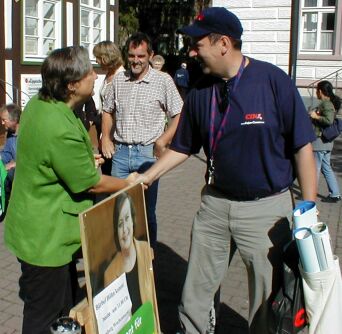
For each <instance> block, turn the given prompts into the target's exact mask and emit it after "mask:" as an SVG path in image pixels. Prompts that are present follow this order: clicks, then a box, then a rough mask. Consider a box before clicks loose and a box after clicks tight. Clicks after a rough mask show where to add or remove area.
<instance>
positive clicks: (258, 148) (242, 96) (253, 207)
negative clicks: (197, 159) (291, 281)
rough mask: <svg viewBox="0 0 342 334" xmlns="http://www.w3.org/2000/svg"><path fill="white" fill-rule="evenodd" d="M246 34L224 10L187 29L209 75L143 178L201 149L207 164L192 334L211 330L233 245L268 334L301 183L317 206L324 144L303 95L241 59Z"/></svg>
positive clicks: (194, 257) (188, 303)
mask: <svg viewBox="0 0 342 334" xmlns="http://www.w3.org/2000/svg"><path fill="white" fill-rule="evenodd" d="M242 30H243V29H242V26H241V23H240V21H239V19H238V18H237V17H236V16H235V15H234V14H233V13H231V12H229V11H228V10H226V9H224V8H218V7H212V8H208V9H205V10H204V11H203V12H202V13H201V14H199V15H198V16H197V18H196V19H195V21H194V23H193V24H192V25H190V26H187V27H184V28H182V29H180V32H181V33H183V34H185V35H188V36H190V37H191V38H192V44H191V48H190V53H189V55H190V57H196V58H197V59H198V61H199V62H200V64H201V67H202V70H203V72H204V74H205V76H204V77H203V78H202V80H200V82H199V83H198V84H197V85H196V87H195V88H193V89H192V90H191V91H190V92H189V95H188V97H187V99H186V101H185V104H184V107H183V111H182V113H181V117H180V121H179V125H178V128H177V131H176V134H175V136H174V138H173V141H172V144H171V146H170V149H169V150H168V151H167V152H166V153H165V155H163V156H162V157H161V159H159V160H158V161H157V163H156V164H154V165H153V166H152V167H151V168H150V169H149V170H148V171H147V172H145V173H144V174H143V175H142V176H141V178H140V180H142V181H143V182H144V183H145V184H151V183H152V182H153V181H154V180H156V179H157V178H159V177H160V176H162V175H163V174H164V173H166V172H167V171H169V170H170V169H172V168H173V167H175V166H177V165H179V164H180V163H182V162H184V161H185V160H186V159H187V158H188V157H189V156H190V155H191V154H194V153H198V152H199V150H200V149H201V147H203V149H204V152H205V154H206V156H207V173H206V183H207V184H206V185H205V187H204V189H203V191H202V203H201V207H200V209H199V211H198V212H197V214H196V216H195V218H194V223H193V228H192V239H191V251H190V257H189V265H188V272H187V277H186V281H185V284H184V288H183V294H182V301H181V305H180V308H179V312H180V320H181V323H182V328H183V330H184V332H185V333H206V331H207V326H208V320H209V310H210V308H211V305H212V300H213V298H214V294H215V292H216V291H217V289H218V288H219V286H220V283H221V281H222V279H223V278H224V275H225V272H226V269H227V267H228V259H229V253H230V239H231V238H233V240H234V241H235V243H236V245H237V248H238V250H239V252H240V254H241V257H242V259H243V261H244V263H245V265H246V268H247V273H248V282H249V305H250V309H249V327H250V333H255V334H261V333H262V334H266V333H269V329H268V327H269V325H270V322H271V318H270V313H269V306H270V301H271V300H272V296H273V294H274V293H275V292H276V291H277V290H278V288H279V285H280V277H281V275H280V268H281V256H280V255H281V253H282V248H283V246H284V245H285V244H286V243H287V242H288V241H289V240H290V239H291V230H290V227H291V214H292V207H293V206H292V197H291V193H290V191H289V187H290V186H291V185H292V183H293V181H294V179H295V178H296V177H297V178H298V181H299V184H300V187H301V191H302V197H303V199H304V200H312V201H315V199H316V174H315V163H314V157H313V153H312V147H311V142H312V141H313V140H314V139H315V136H314V133H313V129H312V126H311V123H310V120H309V117H308V115H307V113H306V110H305V107H304V105H303V103H302V101H301V98H300V96H299V94H298V91H297V89H296V88H295V86H294V84H293V82H292V81H291V79H290V78H289V77H288V76H287V75H286V74H285V73H284V72H283V71H281V70H280V69H279V68H277V67H276V66H273V65H271V64H268V63H265V62H261V61H258V60H255V59H252V58H249V57H245V56H244V55H243V54H242V53H241V35H242Z"/></svg>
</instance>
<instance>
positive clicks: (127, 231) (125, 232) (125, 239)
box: [118, 199, 133, 250]
mask: <svg viewBox="0 0 342 334" xmlns="http://www.w3.org/2000/svg"><path fill="white" fill-rule="evenodd" d="M118 237H119V243H120V247H121V250H125V249H129V247H130V246H131V244H132V241H133V219H132V212H131V205H130V203H129V200H128V199H126V200H125V201H124V203H123V205H122V208H121V211H120V214H119V224H118Z"/></svg>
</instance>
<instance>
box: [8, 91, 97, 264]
mask: <svg viewBox="0 0 342 334" xmlns="http://www.w3.org/2000/svg"><path fill="white" fill-rule="evenodd" d="M99 179H100V175H99V174H98V173H97V170H96V168H95V164H94V157H93V152H92V146H91V143H90V139H89V136H88V133H87V132H86V130H85V128H84V126H83V125H82V123H81V121H80V120H79V119H77V118H76V117H75V115H74V113H73V112H72V110H71V109H70V108H69V107H68V106H67V105H66V104H65V103H63V102H45V101H42V100H39V99H38V97H37V96H35V97H33V98H32V99H31V100H30V101H29V103H28V104H27V106H26V108H25V110H24V112H23V114H22V117H21V119H20V130H19V135H18V142H17V161H16V172H15V178H14V183H13V188H12V192H11V198H10V202H9V206H8V210H7V215H6V218H5V243H6V245H7V247H8V248H9V249H10V250H11V251H12V252H13V253H14V254H15V255H16V256H17V257H18V258H19V259H21V260H23V261H25V262H28V263H30V264H33V265H37V266H51V267H55V266H61V265H64V264H67V263H68V262H70V261H71V259H72V255H73V254H74V253H75V251H76V250H77V249H78V248H79V247H80V245H81V243H80V230H79V218H78V214H79V213H80V212H82V211H83V210H85V209H87V208H89V207H90V206H91V205H92V203H93V202H92V197H91V196H90V195H89V193H87V192H86V190H87V189H89V188H90V187H92V186H94V185H95V184H96V183H97V182H98V181H99Z"/></svg>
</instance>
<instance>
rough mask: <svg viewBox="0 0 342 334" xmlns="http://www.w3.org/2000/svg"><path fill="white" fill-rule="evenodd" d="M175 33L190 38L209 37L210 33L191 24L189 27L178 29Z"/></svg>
mask: <svg viewBox="0 0 342 334" xmlns="http://www.w3.org/2000/svg"><path fill="white" fill-rule="evenodd" d="M177 33H178V34H183V35H188V36H191V37H200V36H205V35H209V34H210V31H208V30H207V29H204V28H202V27H199V26H198V25H195V24H191V25H189V26H186V27H183V28H180V29H178V30H177Z"/></svg>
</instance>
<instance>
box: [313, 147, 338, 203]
mask: <svg viewBox="0 0 342 334" xmlns="http://www.w3.org/2000/svg"><path fill="white" fill-rule="evenodd" d="M314 154H315V160H316V170H317V182H318V180H319V175H320V172H321V171H322V174H323V176H324V178H325V181H326V182H327V185H328V189H329V196H331V197H337V196H340V195H341V194H340V188H339V186H338V182H337V180H336V176H335V173H334V171H333V170H332V168H331V164H330V157H331V151H315V152H314Z"/></svg>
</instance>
